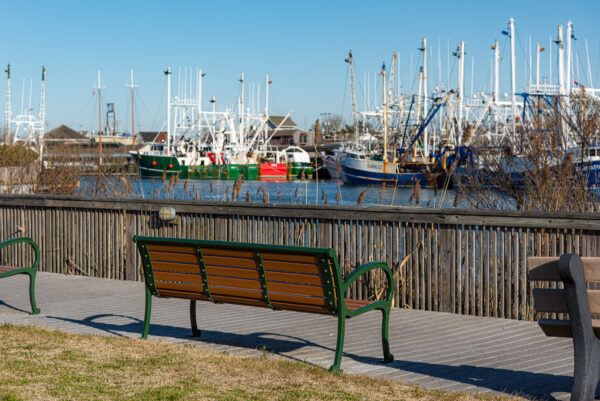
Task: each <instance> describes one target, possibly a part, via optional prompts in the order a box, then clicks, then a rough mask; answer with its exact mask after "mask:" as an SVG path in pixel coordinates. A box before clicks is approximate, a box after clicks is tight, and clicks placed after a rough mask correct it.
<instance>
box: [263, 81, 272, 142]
mask: <svg viewBox="0 0 600 401" xmlns="http://www.w3.org/2000/svg"><path fill="white" fill-rule="evenodd" d="M270 83H271V82H270V81H269V75H266V76H265V140H266V139H267V130H268V129H269V84H270ZM264 145H265V146H266V145H267V143H266V142H265V144H264Z"/></svg>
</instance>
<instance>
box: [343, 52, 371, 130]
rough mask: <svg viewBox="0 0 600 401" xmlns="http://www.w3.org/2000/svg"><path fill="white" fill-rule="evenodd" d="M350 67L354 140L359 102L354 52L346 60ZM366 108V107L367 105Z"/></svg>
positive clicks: (349, 53)
mask: <svg viewBox="0 0 600 401" xmlns="http://www.w3.org/2000/svg"><path fill="white" fill-rule="evenodd" d="M345 61H346V62H347V63H348V64H349V65H350V92H351V98H352V120H353V121H354V140H355V141H356V140H357V138H358V100H357V97H356V78H355V76H354V57H353V56H352V50H350V52H348V58H347V59H346V60H345ZM365 107H366V105H365Z"/></svg>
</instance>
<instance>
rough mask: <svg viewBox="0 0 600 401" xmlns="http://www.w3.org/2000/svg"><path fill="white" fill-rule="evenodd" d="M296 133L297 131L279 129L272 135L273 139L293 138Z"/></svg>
mask: <svg viewBox="0 0 600 401" xmlns="http://www.w3.org/2000/svg"><path fill="white" fill-rule="evenodd" d="M296 131H298V130H297V129H279V130H278V131H277V132H276V133H275V134H274V135H273V138H281V137H283V136H294V133H295V132H296Z"/></svg>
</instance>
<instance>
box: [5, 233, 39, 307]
mask: <svg viewBox="0 0 600 401" xmlns="http://www.w3.org/2000/svg"><path fill="white" fill-rule="evenodd" d="M23 242H24V243H27V244H29V245H31V247H32V248H33V252H34V255H35V260H34V262H33V265H32V266H30V267H15V266H4V265H2V264H0V278H4V277H10V276H14V275H16V274H27V275H29V301H30V302H31V314H32V315H37V314H38V313H40V310H39V309H38V308H37V306H36V304H35V275H36V273H37V269H38V266H39V265H40V250H39V248H38V246H37V244H36V243H35V242H34V241H33V240H32V239H31V238H25V237H21V238H13V239H9V240H6V241H4V242H0V250H2V249H3V248H6V247H8V246H9V245H16V244H19V243H23Z"/></svg>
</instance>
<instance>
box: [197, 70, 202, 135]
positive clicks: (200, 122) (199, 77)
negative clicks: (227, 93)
mask: <svg viewBox="0 0 600 401" xmlns="http://www.w3.org/2000/svg"><path fill="white" fill-rule="evenodd" d="M197 96H198V124H199V125H202V121H201V116H202V70H198V95H197Z"/></svg>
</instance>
